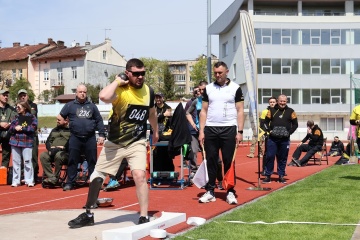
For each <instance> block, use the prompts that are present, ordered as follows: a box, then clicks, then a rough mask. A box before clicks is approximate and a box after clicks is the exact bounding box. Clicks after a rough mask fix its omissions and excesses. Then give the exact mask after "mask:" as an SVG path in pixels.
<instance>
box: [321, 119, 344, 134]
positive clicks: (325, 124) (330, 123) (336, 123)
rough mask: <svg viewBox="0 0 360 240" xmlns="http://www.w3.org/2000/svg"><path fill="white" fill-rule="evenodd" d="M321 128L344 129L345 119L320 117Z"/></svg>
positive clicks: (328, 129)
mask: <svg viewBox="0 0 360 240" xmlns="http://www.w3.org/2000/svg"><path fill="white" fill-rule="evenodd" d="M320 128H321V130H323V131H344V119H343V118H320Z"/></svg>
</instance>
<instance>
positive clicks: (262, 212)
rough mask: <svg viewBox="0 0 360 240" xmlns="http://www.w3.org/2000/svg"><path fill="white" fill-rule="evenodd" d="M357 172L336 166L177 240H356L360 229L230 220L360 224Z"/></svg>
mask: <svg viewBox="0 0 360 240" xmlns="http://www.w3.org/2000/svg"><path fill="white" fill-rule="evenodd" d="M308 167H310V166H308ZM359 171H360V165H357V164H356V165H350V166H338V165H335V166H332V167H330V168H327V169H325V170H323V171H322V172H320V173H317V174H315V175H312V176H310V177H307V178H306V179H304V180H302V181H299V182H297V183H295V184H292V185H289V186H286V187H285V188H283V189H281V190H278V191H276V192H272V193H271V194H269V195H267V196H265V197H263V198H260V199H258V200H256V201H254V202H251V203H249V204H246V205H245V206H242V207H241V208H238V209H236V210H234V211H232V210H231V212H229V213H228V214H225V215H222V216H221V217H217V218H215V219H214V220H213V221H212V222H210V223H208V224H205V225H203V226H200V227H199V228H196V229H194V230H192V231H189V232H187V233H185V234H184V235H182V236H178V237H176V238H174V239H200V238H201V239H228V240H232V239H234V240H235V239H236V240H237V239H240V240H241V239H244V240H245V239H246V240H247V239H269V240H278V239H289V240H293V239H294V240H297V239H299V240H302V239H312V240H323V239H352V235H353V233H354V230H355V227H356V226H336V225H325V224H291V223H289V224H274V225H260V224H237V223H230V222H228V221H244V222H255V221H264V222H268V223H272V222H277V221H293V222H319V223H333V224H346V223H348V224H357V223H358V222H359V219H360V212H359V211H358V209H359V207H360V203H359V198H360V192H359V191H358V190H357V183H358V180H359V179H360V177H359ZM209 204H211V203H209Z"/></svg>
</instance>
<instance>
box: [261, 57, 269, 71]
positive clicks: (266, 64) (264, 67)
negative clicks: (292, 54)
mask: <svg viewBox="0 0 360 240" xmlns="http://www.w3.org/2000/svg"><path fill="white" fill-rule="evenodd" d="M262 61H263V62H262V73H270V74H271V58H264V59H263V60H262Z"/></svg>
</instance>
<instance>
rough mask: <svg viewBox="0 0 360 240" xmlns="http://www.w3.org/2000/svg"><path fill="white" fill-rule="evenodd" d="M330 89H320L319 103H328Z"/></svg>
mask: <svg viewBox="0 0 360 240" xmlns="http://www.w3.org/2000/svg"><path fill="white" fill-rule="evenodd" d="M330 101H331V99H330V89H321V104H330Z"/></svg>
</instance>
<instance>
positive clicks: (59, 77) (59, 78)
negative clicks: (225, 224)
mask: <svg viewBox="0 0 360 240" xmlns="http://www.w3.org/2000/svg"><path fill="white" fill-rule="evenodd" d="M62 80H63V70H62V68H57V84H56V85H62Z"/></svg>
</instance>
